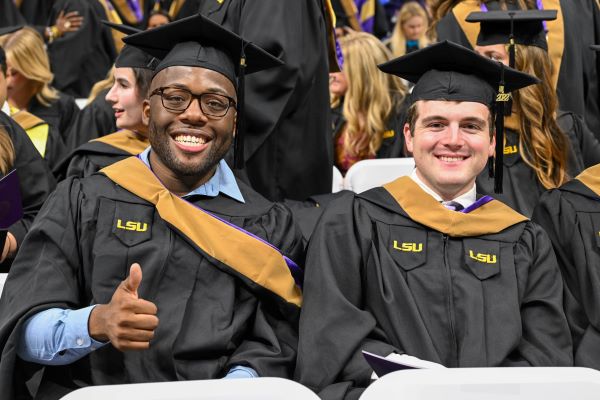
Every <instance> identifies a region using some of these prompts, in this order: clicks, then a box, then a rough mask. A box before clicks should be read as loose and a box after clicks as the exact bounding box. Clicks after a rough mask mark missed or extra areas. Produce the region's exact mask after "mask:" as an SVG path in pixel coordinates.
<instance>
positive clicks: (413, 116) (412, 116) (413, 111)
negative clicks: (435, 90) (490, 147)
mask: <svg viewBox="0 0 600 400" xmlns="http://www.w3.org/2000/svg"><path fill="white" fill-rule="evenodd" d="M439 100H440V101H447V100H445V99H439ZM488 110H489V112H490V114H489V116H488V127H489V129H490V137H492V136H493V135H494V129H495V126H494V112H493V110H492V108H491V107H488ZM418 119H419V108H418V106H417V101H415V102H414V103H412V104H411V105H410V107H408V110H407V111H406V123H407V124H408V128H409V129H410V135H411V136H414V135H415V125H416V124H417V120H418Z"/></svg>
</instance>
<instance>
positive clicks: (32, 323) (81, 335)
mask: <svg viewBox="0 0 600 400" xmlns="http://www.w3.org/2000/svg"><path fill="white" fill-rule="evenodd" d="M150 151H151V148H150V147H148V148H147V149H146V150H144V151H143V152H142V153H141V154H140V156H139V157H140V159H141V160H142V161H143V162H144V164H146V165H147V166H148V168H150V161H149V156H150ZM219 194H223V195H226V196H229V197H231V198H233V199H235V200H237V201H239V202H240V203H244V197H243V196H242V193H241V192H240V188H239V186H238V184H237V181H236V180H235V176H234V175H233V171H231V168H229V166H228V165H227V163H226V162H225V161H224V160H221V161H219V164H217V169H216V171H215V174H214V175H213V176H212V178H210V179H209V180H208V181H207V182H206V183H205V184H203V185H201V186H199V187H197V188H196V189H194V190H192V191H191V192H190V193H188V194H186V195H185V196H182V197H183V198H185V199H189V198H190V197H192V196H206V197H217V196H218V195H219ZM94 307H95V305H92V306H89V307H85V308H81V309H79V310H69V309H60V308H51V309H48V310H45V311H41V312H39V313H37V314H35V315H34V316H32V317H30V318H29V319H28V320H27V321H25V323H24V324H23V328H22V331H23V332H24V335H23V336H22V339H21V340H20V341H19V346H18V349H17V354H18V355H19V357H20V358H21V359H23V360H25V361H29V362H34V363H38V364H44V365H66V364H70V363H72V362H74V361H77V360H78V359H80V358H81V357H84V356H85V355H87V354H89V353H90V352H92V351H94V350H96V349H97V348H99V347H101V346H104V345H106V344H107V343H101V342H98V341H96V340H94V339H93V338H92V337H90V335H89V332H88V320H89V317H90V313H91V312H92V310H93V308H94ZM257 376H258V374H257V373H256V371H254V370H253V369H252V368H248V367H244V366H235V367H234V368H232V369H231V370H230V371H229V373H228V374H227V378H252V377H257Z"/></svg>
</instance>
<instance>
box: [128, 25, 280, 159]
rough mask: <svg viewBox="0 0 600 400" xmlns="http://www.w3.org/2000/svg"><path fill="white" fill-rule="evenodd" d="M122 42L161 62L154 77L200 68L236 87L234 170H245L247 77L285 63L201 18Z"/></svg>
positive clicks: (151, 30)
mask: <svg viewBox="0 0 600 400" xmlns="http://www.w3.org/2000/svg"><path fill="white" fill-rule="evenodd" d="M123 41H124V42H125V43H127V44H128V45H131V46H135V47H138V48H139V49H141V50H143V51H145V52H147V53H149V54H151V55H153V56H154V57H156V58H158V59H160V60H161V61H160V63H159V64H158V65H157V66H156V68H155V69H154V74H155V75H156V74H157V73H158V72H160V71H162V70H163V69H165V68H168V67H171V66H190V67H201V68H207V69H210V70H213V71H216V72H219V73H221V74H223V75H224V76H226V77H227V78H228V79H229V80H230V81H231V82H232V83H233V84H234V86H236V88H237V97H238V102H237V122H238V126H237V132H236V136H235V144H234V166H235V167H236V168H242V167H243V164H244V157H243V137H244V132H245V118H244V76H245V74H251V73H254V72H258V71H262V70H264V69H268V68H272V67H277V66H280V65H283V62H282V61H281V60H279V59H278V58H276V57H274V56H272V55H271V54H269V53H268V52H266V51H265V50H263V49H261V48H260V47H258V46H256V45H254V44H252V43H250V42H248V41H246V40H244V39H243V38H242V37H240V36H238V35H237V34H235V33H233V32H231V31H229V30H228V29H226V28H223V27H222V26H221V25H219V24H217V23H216V22H213V21H211V20H210V19H208V18H206V17H204V16H202V15H201V14H197V15H193V16H191V17H187V18H183V19H180V20H177V21H174V22H171V23H168V24H166V25H162V26H159V27H156V28H154V29H150V30H147V31H143V32H139V33H136V34H134V35H131V36H127V37H125V38H124V39H123ZM236 78H237V79H236Z"/></svg>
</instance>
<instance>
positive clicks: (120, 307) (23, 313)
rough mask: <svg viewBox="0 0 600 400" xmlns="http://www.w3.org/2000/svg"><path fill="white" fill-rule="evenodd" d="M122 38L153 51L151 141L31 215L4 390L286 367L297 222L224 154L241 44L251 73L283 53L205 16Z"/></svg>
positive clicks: (291, 348)
mask: <svg viewBox="0 0 600 400" xmlns="http://www.w3.org/2000/svg"><path fill="white" fill-rule="evenodd" d="M187 32H194V33H193V34H188V33H187ZM131 39H132V41H131V42H130V43H128V44H132V45H136V46H143V45H144V44H145V43H151V44H152V46H153V49H154V51H155V52H158V54H153V55H154V56H157V55H160V58H161V59H162V62H161V63H160V64H159V65H158V66H157V67H156V69H155V72H154V76H153V78H152V83H151V88H150V93H151V94H150V96H149V98H148V99H147V100H145V101H144V109H143V113H144V122H145V123H146V124H148V125H149V139H150V144H151V146H150V147H149V148H148V149H147V150H146V151H144V152H143V153H142V154H140V156H138V157H130V158H127V159H125V160H122V161H120V162H117V163H115V164H112V165H111V166H109V167H106V168H104V169H103V170H101V171H100V173H98V174H94V175H92V176H90V177H88V178H85V179H79V178H69V179H67V180H66V181H64V182H62V183H61V184H60V185H59V187H58V188H57V190H56V191H55V192H54V194H53V195H52V196H51V197H50V199H49V200H48V201H47V202H46V204H45V207H44V208H43V209H42V211H40V214H39V215H38V218H37V219H36V221H35V223H34V225H33V227H32V228H31V230H30V232H29V235H28V236H27V239H26V240H25V242H24V243H23V245H22V251H21V252H20V254H19V256H18V257H17V259H16V261H15V264H14V266H13V270H12V273H11V274H10V276H9V278H8V280H7V282H6V286H5V288H4V293H3V296H2V300H1V301H0V346H1V348H2V353H1V358H0V387H2V397H3V398H7V399H8V398H10V399H12V398H15V397H17V398H21V396H23V398H26V397H27V396H28V395H29V394H28V393H27V392H28V391H30V392H33V391H35V390H36V387H35V386H32V382H31V381H28V380H27V378H28V377H29V376H30V375H29V374H32V373H35V372H36V371H38V370H40V369H41V368H42V366H43V365H45V366H46V367H45V368H44V372H43V376H42V378H41V383H39V388H38V389H37V393H38V395H40V393H42V394H43V396H45V397H44V398H60V397H61V396H62V395H63V394H64V393H66V392H69V391H71V390H73V389H75V388H77V387H80V386H85V385H96V384H116V383H130V382H150V381H169V380H186V379H212V378H220V377H224V376H230V377H231V376H278V377H289V376H290V374H291V371H292V370H293V367H294V360H295V356H296V345H297V332H296V326H297V318H298V316H299V310H300V309H299V307H300V304H301V301H302V295H301V292H300V290H299V288H298V286H296V284H295V281H294V277H293V276H292V274H291V273H290V269H294V271H295V270H296V269H297V268H298V267H297V265H295V264H294V263H293V262H292V261H291V259H300V258H301V257H302V241H301V238H300V233H299V231H298V230H297V229H296V226H295V225H294V224H293V220H292V218H291V215H290V212H289V210H288V209H287V208H285V207H283V206H281V205H277V204H273V203H270V202H269V201H267V200H265V199H264V198H262V197H261V196H260V195H258V194H257V193H256V192H254V191H253V190H252V189H251V188H249V187H248V186H246V185H244V184H242V183H241V182H238V181H236V179H235V178H234V177H233V174H232V172H231V170H230V169H229V168H228V167H227V165H226V164H225V162H224V161H222V157H223V156H224V154H225V153H226V152H227V151H228V149H229V148H230V145H231V143H232V140H233V136H234V126H235V122H236V118H237V119H238V120H239V119H241V118H243V115H240V114H237V113H236V109H237V107H238V106H237V105H238V101H242V100H241V99H237V98H236V97H237V96H236V95H237V92H238V91H237V90H236V84H235V82H236V71H237V70H238V69H239V70H242V67H239V68H236V66H237V65H240V64H238V62H239V61H240V60H239V58H235V56H236V54H237V55H238V57H239V51H240V49H241V48H242V43H243V44H244V47H245V53H246V54H247V60H245V61H246V62H247V66H246V68H247V71H246V72H247V73H251V72H253V71H257V70H260V69H261V68H268V67H272V66H275V65H278V64H279V61H278V60H277V59H275V58H272V57H271V56H270V55H269V54H268V53H266V52H264V51H262V50H261V49H259V48H257V47H255V46H253V45H252V44H248V43H246V42H243V39H241V38H240V37H238V36H237V35H235V34H232V33H231V32H229V31H227V30H225V29H223V28H221V27H220V26H218V25H217V24H215V23H213V22H211V21H209V20H206V19H205V18H203V17H201V16H196V17H190V18H188V19H184V20H180V21H178V22H175V23H173V24H171V25H165V26H163V27H159V28H156V29H154V30H153V31H146V32H141V33H139V34H136V35H133V36H131ZM169 50H170V51H169ZM237 89H238V90H240V88H237ZM240 92H241V90H240ZM277 248H280V249H282V250H281V251H280V250H278V249H277ZM284 254H285V255H284ZM287 256H289V257H290V258H291V259H290V258H288V257H287ZM297 278H298V277H297ZM132 350H138V351H132ZM42 364H43V365H42ZM37 376H39V375H36V377H37ZM26 382H29V383H28V384H27V385H26V384H25V383H26Z"/></svg>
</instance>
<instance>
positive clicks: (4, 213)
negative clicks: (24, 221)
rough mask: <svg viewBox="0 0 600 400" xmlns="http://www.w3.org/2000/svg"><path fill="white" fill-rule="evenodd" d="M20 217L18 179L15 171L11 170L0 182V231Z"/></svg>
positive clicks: (20, 206) (21, 209)
mask: <svg viewBox="0 0 600 400" xmlns="http://www.w3.org/2000/svg"><path fill="white" fill-rule="evenodd" d="M22 217H23V206H22V204H21V190H20V188H19V177H18V176H17V171H16V170H12V171H11V172H10V173H9V174H8V175H6V176H5V177H4V178H2V179H1V180H0V229H8V228H9V227H10V226H11V225H12V224H14V223H15V222H17V221H18V220H20V219H21V218H22Z"/></svg>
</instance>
